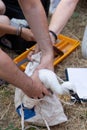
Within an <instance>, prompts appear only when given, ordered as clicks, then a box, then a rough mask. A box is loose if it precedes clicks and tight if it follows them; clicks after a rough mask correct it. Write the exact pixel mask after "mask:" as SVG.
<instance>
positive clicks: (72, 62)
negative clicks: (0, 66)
mask: <svg viewBox="0 0 87 130" xmlns="http://www.w3.org/2000/svg"><path fill="white" fill-rule="evenodd" d="M86 24H87V7H84V8H83V7H82V8H81V7H79V6H78V7H77V9H76V12H75V13H74V15H73V16H72V18H71V19H70V20H69V22H68V24H67V26H66V27H65V28H64V30H63V32H62V33H63V34H64V35H67V36H69V37H72V38H75V39H79V40H80V41H82V37H83V33H84V28H85V25H86ZM10 55H11V57H13V54H12V53H11V54H10ZM67 67H87V60H84V59H83V57H82V54H81V46H80V47H78V48H77V49H76V50H75V51H74V52H73V53H71V54H70V55H69V56H68V57H67V58H66V59H65V60H63V61H62V62H61V63H60V64H58V65H57V67H56V68H55V72H56V73H57V75H58V76H60V77H61V78H63V79H65V68H67ZM63 107H64V111H65V114H66V115H67V117H68V121H67V122H66V123H63V124H60V125H57V126H54V127H51V130H87V103H86V104H82V105H79V104H76V105H73V106H69V105H65V104H63ZM0 128H1V129H0V130H19V129H20V128H21V126H20V118H19V117H18V116H17V114H16V112H15V107H14V87H13V86H12V85H9V87H8V86H5V85H4V86H1V87H0ZM41 130H42V128H41ZM44 130H46V129H44Z"/></svg>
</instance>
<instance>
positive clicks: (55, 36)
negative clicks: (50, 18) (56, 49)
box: [49, 30, 57, 40]
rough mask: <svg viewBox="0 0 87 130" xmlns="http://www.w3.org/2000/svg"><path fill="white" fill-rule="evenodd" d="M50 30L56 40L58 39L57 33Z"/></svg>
mask: <svg viewBox="0 0 87 130" xmlns="http://www.w3.org/2000/svg"><path fill="white" fill-rule="evenodd" d="M49 32H50V33H51V34H52V35H53V36H54V38H55V40H57V35H56V34H55V33H54V32H53V31H51V30H49Z"/></svg>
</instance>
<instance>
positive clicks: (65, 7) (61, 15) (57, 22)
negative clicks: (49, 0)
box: [49, 0, 79, 35]
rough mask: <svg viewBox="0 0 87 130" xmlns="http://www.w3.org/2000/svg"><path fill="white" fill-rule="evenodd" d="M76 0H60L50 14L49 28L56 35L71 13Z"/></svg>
mask: <svg viewBox="0 0 87 130" xmlns="http://www.w3.org/2000/svg"><path fill="white" fill-rule="evenodd" d="M78 1H79V0H61V1H60V3H59V5H58V6H57V8H56V11H55V13H54V14H53V16H52V19H51V22H50V25H49V30H52V31H54V32H55V33H56V35H58V34H59V33H60V32H61V31H62V29H63V28H64V26H65V25H66V23H67V21H68V20H69V18H70V17H71V15H72V14H73V11H74V9H75V7H76V5H77V3H78Z"/></svg>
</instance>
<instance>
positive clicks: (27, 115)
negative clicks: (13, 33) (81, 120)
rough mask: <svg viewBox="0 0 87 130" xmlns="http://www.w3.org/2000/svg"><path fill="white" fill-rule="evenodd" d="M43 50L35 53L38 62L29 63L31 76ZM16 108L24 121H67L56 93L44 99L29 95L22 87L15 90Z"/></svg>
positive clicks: (40, 123) (50, 124)
mask: <svg viewBox="0 0 87 130" xmlns="http://www.w3.org/2000/svg"><path fill="white" fill-rule="evenodd" d="M40 57H41V52H39V53H37V54H35V55H33V59H35V60H37V61H36V62H35V61H34V62H30V63H28V65H27V67H26V70H25V73H26V74H27V75H28V76H31V75H32V74H33V72H34V70H35V68H36V67H37V66H38V65H39V62H40ZM15 108H16V111H17V112H18V114H19V115H20V116H21V119H22V125H23V121H26V122H29V123H33V124H36V125H40V126H46V122H47V124H48V125H49V126H54V125H57V124H60V123H62V122H65V121H67V117H66V115H65V114H64V110H63V107H62V105H61V103H60V101H59V99H58V96H57V95H56V94H53V95H52V96H45V97H44V98H42V99H32V98H29V97H27V96H26V95H25V94H24V93H23V92H22V91H21V90H20V89H18V88H16V91H15ZM23 127H24V126H23Z"/></svg>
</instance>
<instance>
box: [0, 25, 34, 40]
mask: <svg viewBox="0 0 87 130" xmlns="http://www.w3.org/2000/svg"><path fill="white" fill-rule="evenodd" d="M18 30H19V29H18V28H16V27H13V26H11V25H10V24H2V23H0V36H3V35H5V34H11V35H17V31H18ZM20 35H21V37H22V38H24V39H25V40H27V41H34V40H35V39H34V36H33V34H32V32H31V30H30V29H27V28H22V30H21V34H20Z"/></svg>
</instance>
